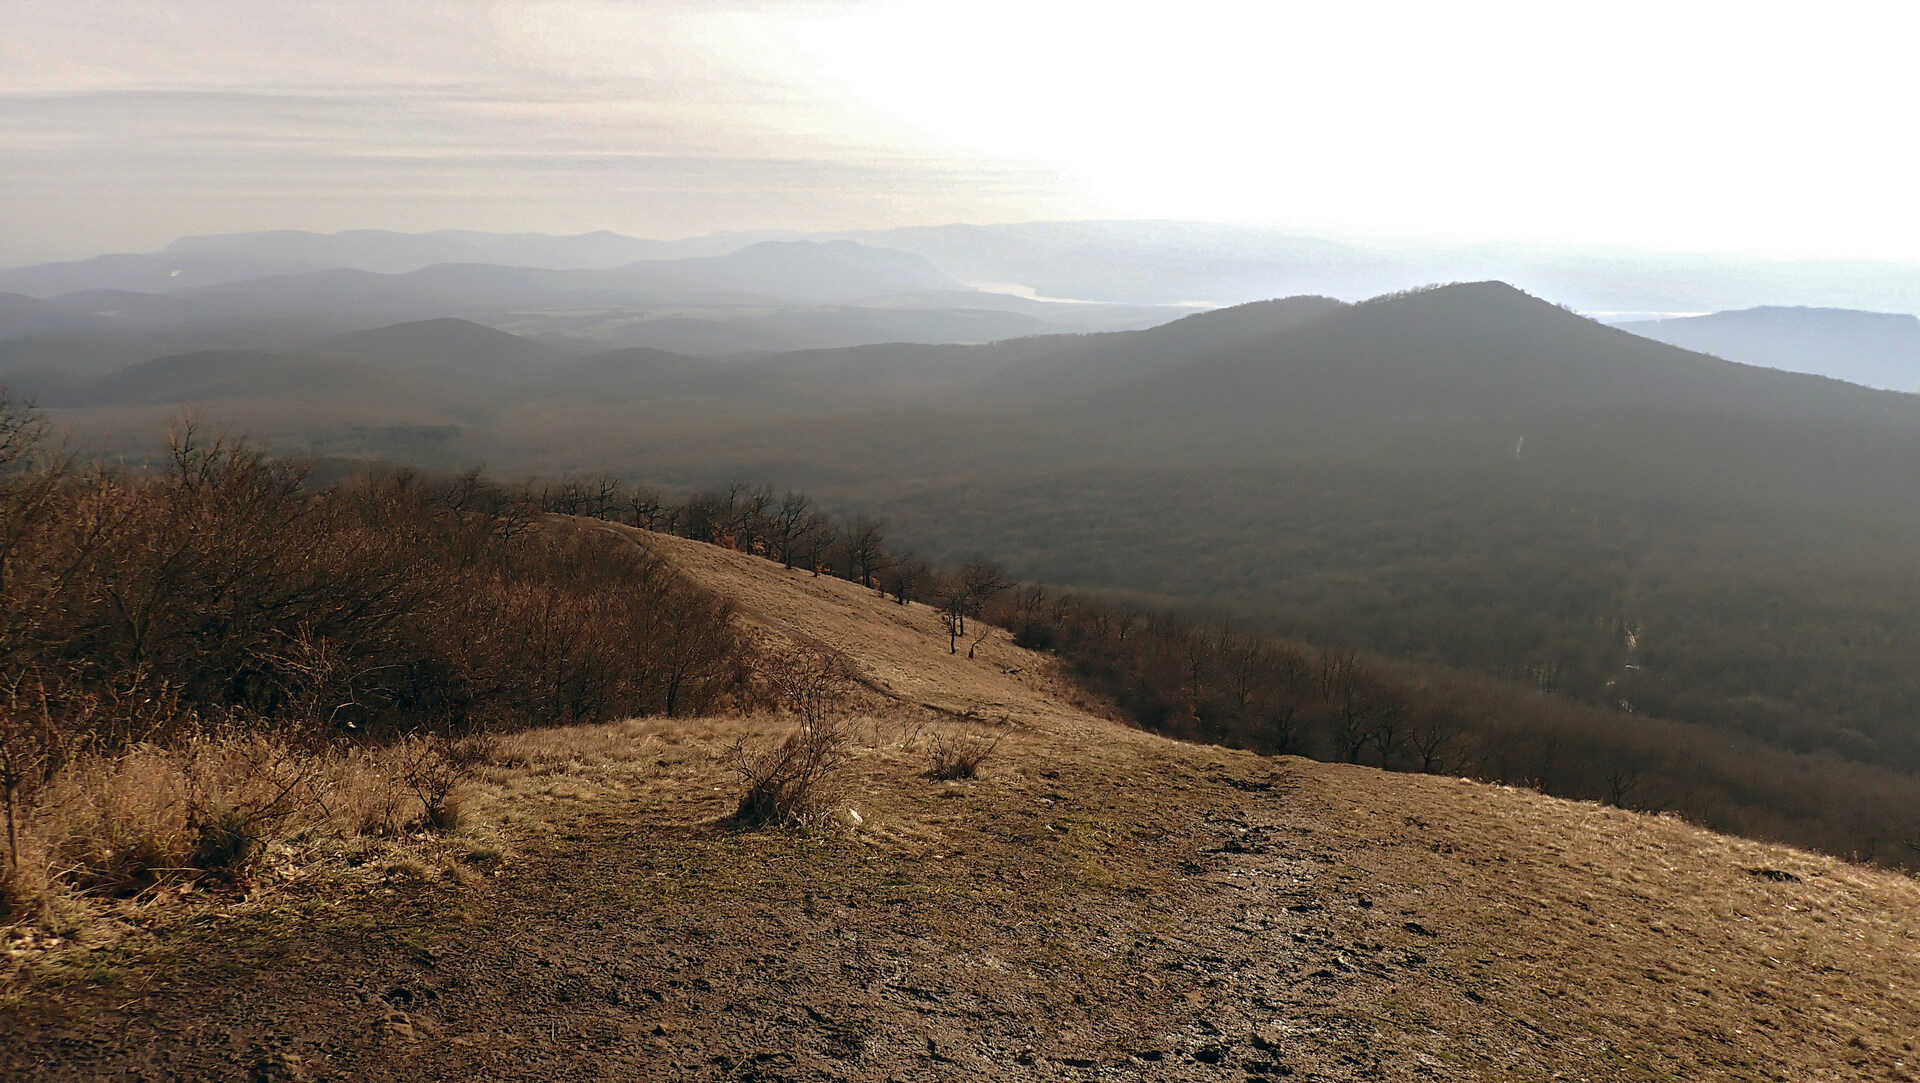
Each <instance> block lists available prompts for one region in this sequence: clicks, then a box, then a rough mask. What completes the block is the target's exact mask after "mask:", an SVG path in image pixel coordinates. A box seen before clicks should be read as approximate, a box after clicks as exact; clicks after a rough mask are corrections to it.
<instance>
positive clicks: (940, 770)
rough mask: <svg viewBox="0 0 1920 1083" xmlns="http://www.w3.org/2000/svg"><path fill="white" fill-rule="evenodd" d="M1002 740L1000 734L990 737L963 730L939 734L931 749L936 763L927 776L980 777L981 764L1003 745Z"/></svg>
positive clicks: (941, 779)
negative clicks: (990, 738) (989, 738)
mask: <svg viewBox="0 0 1920 1083" xmlns="http://www.w3.org/2000/svg"><path fill="white" fill-rule="evenodd" d="M1001 740H1002V738H999V737H995V738H993V739H992V740H988V739H987V738H986V737H983V736H980V735H978V734H971V733H966V732H964V731H960V730H952V731H949V732H946V733H935V734H934V735H933V738H932V745H933V747H932V749H931V758H932V760H933V765H932V766H931V767H929V768H928V769H927V777H928V778H931V779H938V780H940V781H943V782H952V781H957V780H960V779H968V778H978V777H979V775H980V767H981V765H983V764H985V763H986V762H987V760H988V758H989V757H991V756H992V755H993V753H994V750H995V749H998V748H999V747H1000V741H1001Z"/></svg>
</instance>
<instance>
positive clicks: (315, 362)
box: [87, 350, 444, 407]
mask: <svg viewBox="0 0 1920 1083" xmlns="http://www.w3.org/2000/svg"><path fill="white" fill-rule="evenodd" d="M442 394H444V392H442ZM440 397H441V396H440V395H430V394H429V393H428V392H427V391H426V390H425V389H424V388H422V387H421V386H419V385H416V384H414V383H412V382H410V381H406V380H402V379H400V378H398V377H395V376H394V375H393V374H391V373H387V372H383V371H381V370H380V369H378V368H376V367H375V366H373V365H370V364H368V363H366V362H364V361H355V360H349V359H344V358H319V357H289V356H286V355H282V354H272V353H259V352H253V351H244V350H207V351H202V352H198V353H189V354H178V355H174V356H171V357H159V358H154V359H153V360H150V361H142V362H140V363H138V364H135V365H129V366H127V367H126V368H124V369H121V370H119V371H118V372H115V373H113V374H111V375H109V376H107V377H106V378H104V379H102V380H100V381H99V382H97V383H95V384H94V385H93V386H92V387H91V388H90V389H89V391H88V394H87V399H88V403H89V405H102V406H138V405H170V404H187V403H207V402H220V401H225V400H234V399H250V400H264V401H268V402H273V403H279V404H285V405H291V406H299V405H301V404H303V403H306V402H310V401H312V400H316V399H318V400H325V401H327V402H340V401H359V402H366V403H377V404H380V405H381V406H383V407H384V406H387V405H391V404H392V403H395V402H408V401H411V402H418V403H421V404H422V405H425V404H427V403H429V402H431V401H434V400H436V399H438V398H440Z"/></svg>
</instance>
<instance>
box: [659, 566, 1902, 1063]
mask: <svg viewBox="0 0 1920 1083" xmlns="http://www.w3.org/2000/svg"><path fill="white" fill-rule="evenodd" d="M657 544H658V545H659V546H660V547H661V548H662V549H663V550H665V551H667V552H668V553H669V554H670V555H671V556H672V558H673V559H674V560H675V561H676V562H677V563H679V564H680V565H681V566H682V567H684V568H687V569H688V570H689V571H690V572H691V573H692V574H693V576H694V577H695V578H696V579H697V580H698V581H699V582H701V583H702V584H703V585H705V586H707V587H709V588H711V589H714V590H716V591H718V592H720V593H722V594H723V595H725V596H727V597H729V598H731V599H733V600H734V601H735V602H736V603H737V604H738V605H739V606H740V611H741V613H742V614H743V615H744V616H745V617H746V618H748V619H749V620H751V621H753V622H755V623H757V624H759V625H761V626H762V627H764V628H766V629H768V630H769V631H772V632H776V633H781V634H804V635H810V636H816V637H819V638H821V639H824V640H827V641H829V642H832V643H834V644H836V645H837V646H839V647H840V648H841V649H843V650H844V651H846V652H847V653H848V654H849V655H850V656H851V657H852V658H853V659H855V660H856V662H857V663H858V664H859V665H860V667H861V668H862V670H863V671H864V673H865V674H866V679H867V682H868V683H869V685H870V687H872V688H873V689H874V690H875V691H876V692H878V693H881V694H883V695H884V696H885V697H889V698H892V699H894V700H896V701H897V702H898V703H899V704H900V705H902V706H903V707H904V708H911V707H914V706H919V707H922V708H924V709H926V710H930V711H932V712H934V713H935V714H937V715H939V716H942V717H946V718H954V717H960V718H968V717H971V718H975V719H981V720H990V721H1001V722H1005V723H1010V726H1008V727H1005V732H1008V733H1009V734H1011V735H1013V736H1014V738H1016V739H1009V740H1007V741H1006V742H1005V743H1004V744H1003V746H1002V747H1001V749H1000V752H999V753H998V754H999V756H1000V757H1001V758H1002V759H1003V760H1004V762H1005V763H1006V770H1007V771H1008V772H1010V773H1013V774H1025V775H1031V774H1033V773H1036V772H1037V773H1040V774H1042V775H1043V776H1050V777H1060V776H1062V775H1063V774H1064V775H1065V776H1067V777H1075V776H1080V775H1090V776H1092V777H1093V778H1094V779H1095V780H1096V781H1095V783H1094V784H1095V785H1097V786H1102V787H1108V788H1110V789H1112V790H1114V791H1118V792H1119V793H1122V794H1126V795H1127V797H1126V799H1127V800H1130V801H1133V802H1135V803H1137V804H1139V805H1140V807H1141V809H1142V810H1145V809H1147V808H1151V807H1153V806H1154V803H1155V802H1165V803H1169V806H1170V807H1176V808H1177V807H1179V806H1180V805H1181V804H1183V803H1186V802H1192V801H1194V800H1195V799H1196V798H1195V795H1194V790H1193V788H1192V784H1190V783H1188V782H1184V781H1180V779H1181V776H1182V774H1183V772H1186V771H1192V770H1194V769H1196V768H1200V767H1202V766H1203V765H1206V764H1211V765H1212V766H1213V767H1215V768H1221V767H1227V766H1229V765H1231V768H1232V769H1233V770H1236V771H1241V772H1245V773H1247V774H1248V775H1255V774H1257V773H1258V772H1260V771H1262V770H1267V771H1270V770H1271V769H1272V767H1271V765H1273V764H1275V763H1283V764H1285V765H1287V767H1288V768H1289V769H1290V770H1291V772H1292V773H1293V775H1294V776H1295V777H1297V778H1298V779H1299V780H1300V782H1299V785H1298V788H1297V790H1296V791H1295V792H1294V793H1292V794H1291V795H1290V796H1289V798H1288V800H1287V802H1286V804H1287V812H1286V818H1287V820H1288V821H1289V822H1290V823H1291V824H1292V825H1293V827H1292V828H1291V829H1292V830H1295V831H1298V832H1301V833H1302V834H1301V837H1302V838H1303V839H1306V838H1310V839H1311V840H1312V842H1311V845H1312V846H1313V848H1314V849H1315V850H1316V851H1317V852H1319V853H1320V854H1322V855H1323V857H1322V860H1324V861H1326V862H1328V864H1327V865H1326V867H1325V868H1324V869H1322V870H1321V871H1320V873H1319V876H1318V880H1319V881H1321V882H1328V883H1338V884H1340V885H1341V887H1340V889H1339V890H1340V891H1341V892H1343V893H1346V894H1347V895H1348V897H1349V899H1350V900H1351V899H1352V898H1365V899H1366V900H1367V905H1368V908H1367V909H1348V910H1347V911H1346V913H1348V914H1351V915H1353V918H1352V919H1351V920H1352V921H1353V923H1354V924H1355V926H1356V927H1355V935H1356V936H1369V935H1370V936H1378V935H1379V934H1378V932H1377V930H1374V931H1370V932H1362V931H1361V930H1360V928H1359V925H1358V922H1359V920H1360V918H1361V917H1363V916H1368V915H1372V916H1375V917H1376V918H1377V915H1379V914H1381V913H1387V914H1394V913H1408V914H1414V913H1417V914H1418V915H1419V919H1418V922H1417V923H1416V924H1421V928H1422V929H1423V930H1425V931H1426V933H1431V934H1434V935H1431V936H1428V935H1422V934H1407V936H1406V939H1408V940H1409V941H1410V948H1412V949H1417V950H1419V951H1421V952H1424V953H1426V954H1428V955H1431V956H1433V957H1434V959H1435V961H1436V963H1438V964H1439V965H1437V966H1435V967H1433V968H1430V970H1429V971H1428V972H1427V973H1425V974H1423V975H1421V976H1420V978H1419V979H1417V980H1409V981H1408V982H1407V983H1406V984H1405V985H1404V986H1403V987H1402V988H1400V989H1399V990H1398V991H1397V992H1396V993H1395V994H1393V995H1392V996H1391V997H1390V998H1387V999H1384V1000H1374V1001H1368V1002H1364V1003H1362V1002H1358V1001H1355V1002H1343V1003H1339V1004H1335V1005H1333V1006H1331V1007H1330V1009H1329V1010H1332V1011H1336V1012H1347V1013H1354V1014H1355V1015H1356V1016H1357V1017H1365V1018H1370V1019H1372V1020H1373V1021H1374V1024H1375V1025H1377V1026H1379V1027H1382V1028H1384V1029H1385V1030H1387V1031H1390V1032H1392V1033H1394V1034H1395V1035H1396V1036H1397V1037H1398V1038H1399V1039H1400V1040H1403V1041H1416V1044H1419V1043H1424V1044H1425V1045H1426V1046H1427V1047H1428V1049H1429V1054H1428V1055H1430V1056H1432V1057H1433V1058H1435V1060H1436V1062H1437V1063H1454V1064H1456V1065H1458V1066H1459V1067H1460V1068H1461V1069H1462V1070H1464V1071H1466V1072H1467V1073H1468V1076H1467V1077H1469V1078H1494V1077H1498V1078H1508V1077H1509V1076H1510V1075H1512V1074H1513V1072H1514V1068H1513V1066H1512V1065H1511V1064H1508V1063H1501V1058H1500V1057H1498V1056H1493V1055H1491V1054H1485V1053H1473V1052H1471V1051H1472V1050H1473V1048H1474V1047H1475V1045H1476V1044H1479V1045H1485V1046H1495V1045H1498V1044H1499V1042H1498V1041H1495V1040H1493V1039H1494V1038H1495V1037H1496V1035H1495V1033H1494V1031H1493V1030H1492V1029H1491V1028H1492V1026H1493V1024H1494V1023H1495V1022H1496V1021H1497V1022H1498V1023H1499V1024H1500V1025H1501V1026H1503V1027H1506V1028H1508V1029H1509V1030H1512V1031H1514V1032H1515V1033H1521V1034H1523V1035H1531V1036H1532V1037H1533V1038H1534V1039H1537V1040H1539V1041H1540V1042H1542V1043H1544V1044H1543V1045H1542V1046H1541V1048H1540V1049H1530V1050H1528V1051H1527V1052H1526V1053H1524V1054H1519V1053H1518V1051H1517V1050H1516V1051H1515V1055H1521V1056H1524V1057H1526V1058H1533V1060H1534V1061H1535V1062H1536V1063H1535V1065H1534V1067H1535V1068H1538V1069H1539V1070H1538V1072H1536V1071H1535V1070H1534V1068H1528V1069H1526V1070H1523V1071H1521V1072H1520V1073H1519V1074H1521V1075H1526V1076H1532V1075H1535V1074H1538V1075H1540V1076H1542V1077H1544V1076H1545V1075H1547V1074H1549V1071H1550V1067H1549V1066H1551V1065H1556V1064H1557V1065H1560V1066H1562V1067H1563V1068H1565V1069H1566V1070H1569V1071H1575V1072H1584V1073H1586V1075H1587V1077H1588V1078H1595V1079H1599V1078H1621V1079H1660V1080H1683V1079H1684V1080H1692V1079H1705V1078H1774V1079H1791V1080H1799V1079H1815V1078H1859V1079H1867V1078H1879V1079H1915V1078H1920V882H1917V881H1916V880H1914V879H1913V878H1910V877H1907V876H1903V875H1900V874H1898V873H1894V872H1889V871H1884V870H1880V869H1876V868H1873V867H1870V866H1863V865H1855V864H1850V863H1847V862H1845V861H1841V860H1838V859H1835V858H1831V857H1826V856H1822V855H1818V854H1813V853H1809V852H1805V851H1800V850H1795V849H1792V848H1789V847H1784V846H1778V845H1771V844H1765V843H1759V842H1754V841H1750V840H1746V839H1740V838H1733V837H1729V836H1724V835H1718V834H1714V833H1712V832H1708V831H1704V830H1701V829H1699V828H1697V827H1694V826H1692V825H1690V824H1687V823H1685V822H1683V821H1681V820H1679V819H1676V818H1673V817H1669V816H1649V815H1644V814H1639V813H1633V812H1626V811H1622V810H1620V809H1616V808H1609V807H1605V806H1602V805H1598V804H1593V803H1588V802H1576V801H1565V800H1558V799H1553V798H1547V797H1543V796H1541V795H1540V794H1538V793H1534V792H1532V791H1528V790H1521V789H1515V788H1511V787H1501V786H1490V785H1485V784H1480V783H1474V782H1469V781H1466V780H1454V779H1445V778H1435V777H1431V776H1418V775H1405V774H1388V773H1384V772H1381V771H1378V770H1374V769H1370V768H1359V767H1348V766H1339V765H1332V764H1322V763H1317V762H1312V761H1306V760H1299V759H1294V758H1283V759H1281V760H1278V761H1275V760H1270V759H1263V758H1262V757H1258V756H1254V755H1251V754H1247V753H1241V752H1233V751H1229V750H1223V749H1218V748H1212V747H1207V746H1199V745H1187V744H1183V743H1180V742H1174V741H1167V740H1163V739H1160V738H1157V737H1152V736H1148V735H1146V734H1142V733H1139V732H1137V731H1134V730H1131V729H1128V728H1126V727H1124V726H1121V725H1117V724H1115V723H1113V722H1112V721H1110V719H1111V717H1112V715H1111V714H1110V713H1108V712H1106V711H1104V710H1103V709H1102V706H1101V705H1100V704H1098V703H1090V702H1088V701H1087V700H1086V698H1085V697H1084V695H1083V694H1082V693H1079V692H1078V691H1077V690H1076V689H1074V688H1073V686H1072V685H1071V684H1069V683H1068V682H1065V681H1063V680H1061V679H1060V678H1059V676H1058V675H1057V674H1056V672H1055V670H1054V668H1053V665H1052V660H1051V659H1049V658H1048V657H1046V656H1044V655H1040V654H1036V653H1034V652H1030V651H1026V650H1023V649H1021V648H1019V647H1016V646H1015V645H1014V644H1013V643H1012V642H1011V638H1010V637H1009V636H1007V635H1006V634H1005V633H1002V632H999V631H998V630H996V631H995V633H994V635H993V636H992V637H990V638H989V640H988V641H987V644H986V645H985V646H984V647H983V649H982V652H981V658H980V659H978V660H976V661H971V662H970V661H968V660H967V659H966V658H965V657H964V656H950V655H949V654H948V653H947V651H946V650H945V640H944V638H943V636H944V633H943V632H942V630H941V628H940V625H939V622H938V618H937V615H936V614H935V613H933V612H932V611H931V610H930V609H928V608H927V607H925V606H919V605H910V606H906V607H899V606H896V605H893V604H891V603H886V602H882V601H881V600H879V599H878V598H876V597H875V596H874V595H873V594H872V592H869V591H865V590H862V589H861V588H860V587H859V586H857V585H856V584H851V583H846V582H842V581H838V580H833V579H829V578H825V577H821V578H814V577H811V576H808V575H806V574H804V573H800V572H783V571H782V570H781V569H780V568H779V567H778V566H776V565H772V564H770V563H768V562H766V561H762V560H759V559H756V558H753V557H750V556H745V555H742V554H739V553H734V552H729V551H725V550H720V549H716V548H713V547H710V546H704V545H699V544H697V543H692V542H685V541H682V540H680V539H674V538H660V539H659V540H658V542H657ZM1103 716H1104V717H1103ZM875 754H882V755H885V754H888V753H887V752H886V751H885V750H876V753H875ZM892 758H894V759H896V760H897V759H898V754H897V753H894V754H892ZM1175 765H1179V766H1178V767H1176V766H1175ZM1263 765H1264V766H1263ZM866 769H867V770H868V771H879V770H882V767H881V766H880V765H879V764H877V763H874V762H873V761H872V760H868V761H867V766H866ZM896 769H897V768H896ZM915 773H917V772H915ZM1083 781H1084V780H1083ZM896 785H897V784H896ZM1054 786H1055V787H1056V789H1063V788H1065V787H1066V786H1067V783H1066V782H1064V781H1063V782H1058V783H1055V784H1054ZM869 787H870V788H871V789H873V790H878V789H880V784H879V783H878V782H874V783H869ZM1101 799H1102V800H1105V801H1109V802H1110V801H1111V800H1113V796H1112V795H1111V794H1103V795H1102V798H1101ZM872 800H873V801H875V802H877V803H880V804H881V805H882V808H883V811H882V812H881V813H880V814H879V816H880V817H881V823H880V824H876V823H875V822H874V821H873V818H872V817H870V819H869V823H868V826H867V827H866V828H865V830H867V831H870V832H879V833H885V834H890V835H891V836H893V837H894V838H896V839H902V840H904V839H911V838H914V837H916V836H920V835H925V834H927V833H928V832H932V833H933V835H932V837H931V838H929V839H928V840H927V841H925V842H923V843H915V844H913V845H917V846H921V847H924V848H925V849H926V850H928V851H929V852H945V851H946V849H947V847H948V846H949V845H951V841H950V840H949V841H947V842H943V841H941V840H940V839H939V836H940V835H941V834H949V835H950V834H951V833H952V832H953V831H956V830H959V829H960V828H959V827H958V825H953V824H952V823H951V821H950V820H949V825H950V826H948V827H945V828H942V827H939V826H936V825H937V822H938V821H937V820H935V821H928V819H927V818H928V816H929V815H931V814H929V813H926V812H924V811H923V812H919V813H918V814H908V815H902V816H900V817H899V818H898V819H897V820H895V819H893V818H891V817H886V815H885V813H884V807H885V805H886V804H887V803H890V802H891V801H892V800H893V799H889V798H885V797H884V796H880V795H876V796H875V797H874V798H873V799H872ZM1245 800H1247V801H1248V802H1251V801H1253V800H1254V798H1252V797H1251V796H1249V797H1247V798H1246V799H1245ZM901 811H902V812H903V813H905V812H906V809H904V808H903V809H902V810H901ZM976 811H977V810H976ZM1145 814H1146V813H1145V812H1144V811H1142V813H1141V815H1145ZM916 820H917V821H922V822H920V823H918V824H916V823H914V822H913V821H916ZM1100 868H1101V869H1104V870H1105V871H1104V872H1102V873H1100V874H1099V875H1101V876H1104V877H1109V878H1112V877H1117V878H1118V879H1115V880H1114V881H1113V885H1114V886H1125V883H1126V882H1129V881H1131V880H1133V879H1137V878H1145V877H1148V876H1149V875H1150V874H1149V873H1148V872H1147V870H1142V869H1130V867H1129V866H1128V865H1127V864H1126V863H1125V862H1124V861H1118V862H1116V861H1115V860H1114V858H1113V857H1112V856H1109V857H1107V858H1105V859H1103V861H1102V864H1101V866H1100ZM954 875H965V874H964V873H955V874H954ZM1143 882H1144V881H1143ZM1239 886H1240V887H1242V888H1244V887H1245V885H1244V884H1242V885H1239ZM1234 894H1236V896H1237V898H1236V901H1237V902H1238V903H1239V904H1240V906H1241V908H1242V911H1243V912H1245V913H1253V912H1256V911H1257V910H1258V909H1259V907H1261V906H1262V905H1267V906H1274V907H1275V908H1276V909H1278V908H1279V907H1278V904H1277V903H1276V902H1273V901H1265V900H1263V899H1262V898H1261V897H1260V893H1259V892H1257V891H1255V892H1247V891H1244V890H1243V891H1240V892H1235V893H1234ZM1348 906H1349V907H1351V902H1349V904H1348ZM1338 920H1339V921H1342V922H1344V921H1347V920H1348V919H1347V918H1344V917H1343V918H1340V919H1338ZM1422 923H1423V924H1422ZM1516 1028H1517V1029H1516ZM1549 1034H1552V1035H1554V1036H1555V1037H1554V1039H1553V1040H1552V1041H1548V1040H1547V1038H1546V1036H1547V1035H1549ZM1419 1035H1428V1036H1429V1037H1427V1038H1424V1039H1421V1038H1418V1037H1417V1036H1419ZM1476 1036H1479V1037H1480V1038H1483V1039H1485V1040H1484V1041H1480V1042H1476ZM1501 1040H1503V1041H1509V1042H1510V1041H1512V1040H1513V1039H1510V1038H1508V1039H1501ZM1543 1050H1544V1052H1543ZM1542 1058H1544V1059H1542Z"/></svg>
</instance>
